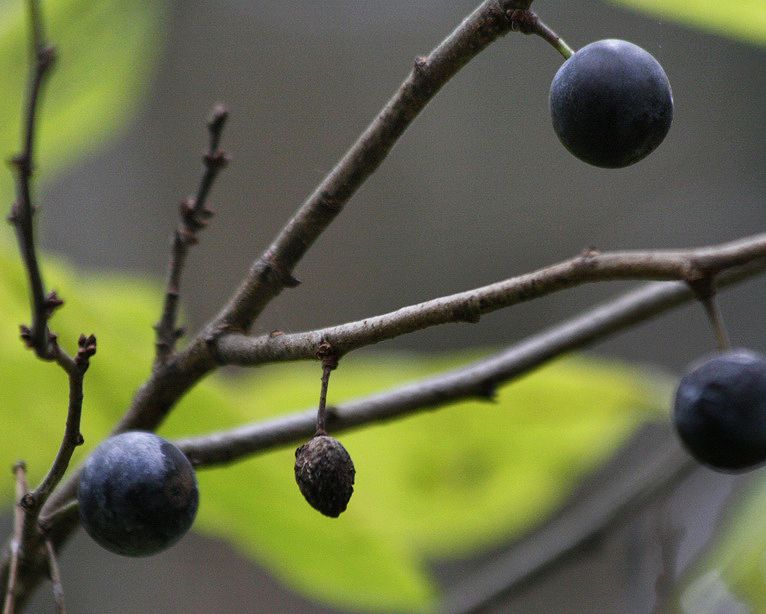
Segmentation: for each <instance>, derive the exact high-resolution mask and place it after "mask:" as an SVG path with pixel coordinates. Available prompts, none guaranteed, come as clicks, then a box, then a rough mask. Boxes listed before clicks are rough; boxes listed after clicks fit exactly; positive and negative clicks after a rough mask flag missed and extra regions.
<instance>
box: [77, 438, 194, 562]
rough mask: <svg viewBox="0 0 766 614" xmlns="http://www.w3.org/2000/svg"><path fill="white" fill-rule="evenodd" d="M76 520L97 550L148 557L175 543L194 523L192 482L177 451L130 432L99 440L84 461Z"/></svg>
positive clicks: (186, 464)
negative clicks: (102, 440) (96, 544)
mask: <svg viewBox="0 0 766 614" xmlns="http://www.w3.org/2000/svg"><path fill="white" fill-rule="evenodd" d="M77 500H78V502H79V505H80V520H81V521H82V525H83V527H85V530H86V531H87V532H88V534H89V535H90V536H91V537H92V538H93V539H94V540H95V541H96V542H98V543H99V544H100V545H101V546H103V547H104V548H106V549H107V550H110V551H111V552H114V553H116V554H122V555H125V556H148V555H150V554H154V553H156V552H159V551H160V550H164V549H165V548H167V547H169V546H171V545H172V544H174V543H175V542H177V541H178V540H179V539H180V538H181V537H182V536H183V535H184V533H186V531H187V530H188V529H189V527H191V525H192V522H194V517H195V515H196V514H197V505H198V503H199V493H198V490H197V478H196V476H195V474H194V469H193V468H192V466H191V463H190V462H189V460H188V459H187V458H186V456H184V453H183V452H181V450H179V449H178V448H177V447H176V446H174V445H173V444H172V443H170V442H169V441H166V440H165V439H162V437H158V436H157V435H155V434H153V433H144V432H139V431H133V432H129V433H122V434H121V435H115V436H114V437H110V438H109V439H107V440H106V441H104V442H103V443H102V444H101V445H100V446H99V447H98V448H96V450H95V451H94V452H93V454H91V455H90V457H89V458H88V460H87V461H86V462H85V467H84V468H83V471H82V475H81V477H80V485H79V488H78V491H77Z"/></svg>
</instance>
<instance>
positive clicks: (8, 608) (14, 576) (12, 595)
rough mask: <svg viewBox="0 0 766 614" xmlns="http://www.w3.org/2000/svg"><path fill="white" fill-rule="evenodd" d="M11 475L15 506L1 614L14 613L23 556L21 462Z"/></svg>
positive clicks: (23, 472) (24, 490)
mask: <svg viewBox="0 0 766 614" xmlns="http://www.w3.org/2000/svg"><path fill="white" fill-rule="evenodd" d="M13 474H14V475H15V476H16V506H15V507H14V511H13V537H12V538H11V545H10V565H9V571H8V584H7V586H6V590H5V605H4V606H3V614H13V613H14V612H15V611H16V590H17V581H18V577H19V564H20V561H21V558H22V554H23V553H22V548H23V547H24V533H25V522H26V511H25V509H24V504H25V501H26V496H27V468H26V465H25V464H24V462H23V461H19V462H18V463H16V464H15V465H14V466H13Z"/></svg>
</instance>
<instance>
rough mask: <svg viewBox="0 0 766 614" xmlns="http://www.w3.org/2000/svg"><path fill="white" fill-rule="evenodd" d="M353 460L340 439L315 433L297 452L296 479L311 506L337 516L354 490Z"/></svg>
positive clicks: (326, 513) (326, 514)
mask: <svg viewBox="0 0 766 614" xmlns="http://www.w3.org/2000/svg"><path fill="white" fill-rule="evenodd" d="M355 473H356V472H355V470H354V463H353V461H352V460H351V457H350V456H349V454H348V452H347V451H346V448H344V447H343V444H341V442H340V441H338V440H337V439H335V438H334V437H330V436H328V435H315V436H314V437H312V438H311V439H310V440H309V441H308V443H305V444H303V445H302V446H301V447H300V448H298V449H297V450H296V451H295V481H296V482H297V483H298V488H300V490H301V493H303V496H304V497H305V498H306V501H308V502H309V504H310V505H311V507H313V508H314V509H316V510H318V511H320V512H322V513H323V514H324V515H325V516H330V517H332V518H337V517H338V516H340V515H341V513H342V512H344V511H345V510H346V506H347V505H348V502H349V500H350V499H351V494H352V493H353V492H354V475H355Z"/></svg>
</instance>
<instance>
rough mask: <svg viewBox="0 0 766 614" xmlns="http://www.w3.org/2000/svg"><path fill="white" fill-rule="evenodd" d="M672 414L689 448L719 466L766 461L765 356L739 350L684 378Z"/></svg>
mask: <svg viewBox="0 0 766 614" xmlns="http://www.w3.org/2000/svg"><path fill="white" fill-rule="evenodd" d="M673 419H674V422H675V426H676V430H677V431H678V434H679V436H680V437H681V440H682V441H683V442H684V444H685V445H686V448H687V449H688V450H689V452H690V453H691V454H692V456H694V457H695V458H696V459H697V460H698V461H700V462H701V463H703V464H705V465H708V466H709V467H711V468H713V469H717V470H719V471H727V472H735V471H745V470H747V469H750V468H752V467H754V466H755V465H759V464H761V463H763V462H764V461H766V357H764V356H761V355H760V354H756V353H755V352H751V351H749V350H744V349H738V350H732V351H728V352H724V353H722V354H718V355H716V356H714V357H713V358H710V359H708V360H706V361H704V362H702V363H699V364H697V365H696V366H695V367H693V368H692V370H691V371H689V373H687V374H686V375H684V376H683V378H681V383H680V384H679V386H678V390H677V392H676V398H675V406H674V410H673Z"/></svg>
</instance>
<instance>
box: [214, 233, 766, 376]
mask: <svg viewBox="0 0 766 614" xmlns="http://www.w3.org/2000/svg"><path fill="white" fill-rule="evenodd" d="M759 259H763V260H766V233H762V234H758V235H753V236H751V237H746V238H744V239H739V240H737V241H733V242H730V243H724V244H721V245H715V246H709V247H704V248H699V249H689V250H674V251H656V250H650V251H630V252H605V253H598V252H594V251H586V252H584V253H583V254H581V255H580V256H577V257H575V258H571V259H569V260H565V261H564V262H560V263H558V264H554V265H552V266H549V267H545V268H542V269H539V270H537V271H533V272H531V273H527V274H525V275H520V276H518V277H512V278H510V279H507V280H505V281H500V282H497V283H494V284H490V285H488V286H483V287H481V288H475V289H473V290H468V291H466V292H460V293H458V294H453V295H450V296H443V297H440V298H436V299H433V300H430V301H425V302H423V303H419V304H417V305H410V306H407V307H402V308H401V309H397V310H396V311H392V312H390V313H386V314H382V315H378V316H373V317H368V318H365V319H363V320H359V321H357V322H350V323H347V324H341V325H339V326H331V327H329V328H322V329H319V330H314V331H310V332H305V333H295V334H289V335H279V336H274V337H272V336H270V335H264V336H259V337H248V336H246V335H242V334H230V335H225V336H223V337H221V338H220V339H219V340H218V341H217V343H216V344H215V348H216V355H217V357H218V359H219V361H221V362H222V363H225V364H236V365H257V364H261V363H265V362H275V361H287V360H310V359H312V358H314V357H315V355H316V352H317V349H318V348H319V346H320V345H321V344H322V343H329V344H330V345H331V346H332V348H333V350H334V351H335V352H336V353H337V354H338V355H343V354H346V353H348V352H350V351H351V350H355V349H358V348H361V347H364V346H368V345H372V344H374V343H379V342H381V341H385V340H386V339H393V338H394V337H398V336H401V335H405V334H407V333H412V332H415V331H418V330H422V329H424V328H429V327H431V326H436V325H440V324H447V323H452V322H466V321H467V322H477V321H478V320H479V318H480V317H481V316H482V315H484V314H487V313H490V312H492V311H496V310H498V309H502V308H505V307H510V306H512V305H515V304H518V303H521V302H524V301H530V300H533V299H536V298H540V297H542V296H545V295H547V294H551V293H553V292H556V291H560V290H564V289H567V288H571V287H573V286H577V285H581V284H585V283H592V282H599V281H609V280H617V279H653V280H680V281H686V282H691V283H694V282H695V281H698V280H700V279H706V280H712V279H713V278H714V277H715V276H716V275H717V274H719V273H720V272H721V271H724V270H726V269H729V268H731V267H736V266H740V265H742V264H745V263H747V262H752V261H757V260H759Z"/></svg>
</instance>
